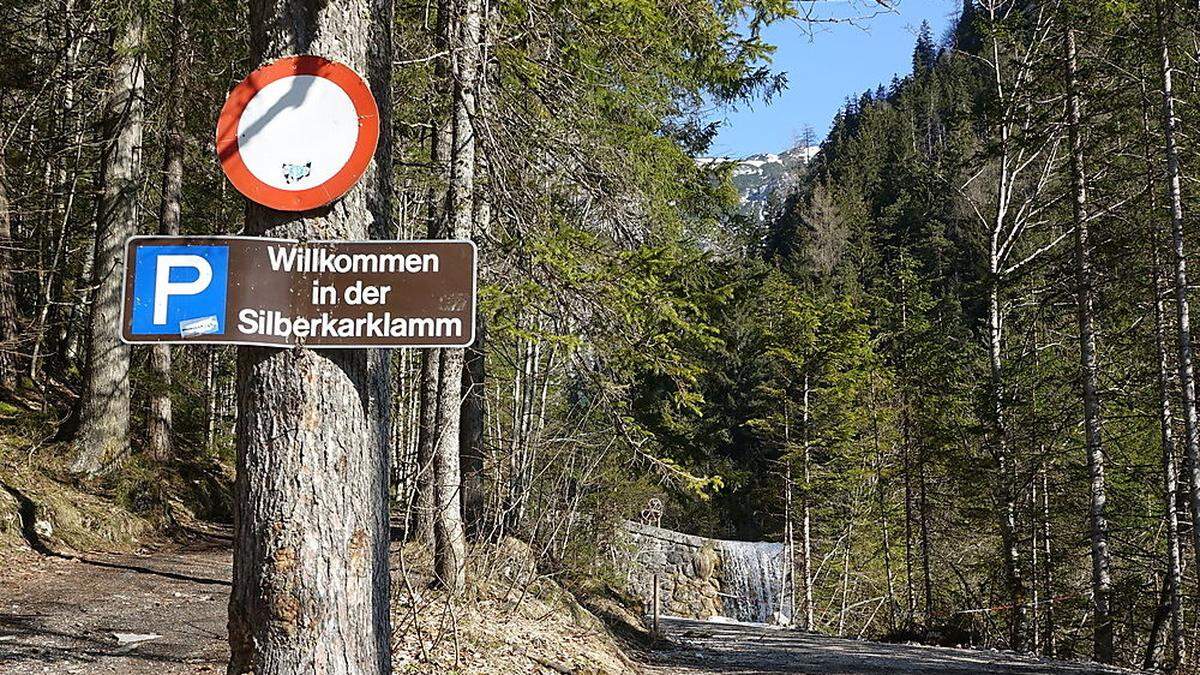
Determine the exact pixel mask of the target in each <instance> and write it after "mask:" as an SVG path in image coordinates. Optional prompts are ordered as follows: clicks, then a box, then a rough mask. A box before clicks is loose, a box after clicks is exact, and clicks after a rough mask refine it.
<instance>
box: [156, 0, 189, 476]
mask: <svg viewBox="0 0 1200 675" xmlns="http://www.w3.org/2000/svg"><path fill="white" fill-rule="evenodd" d="M183 11H184V5H183V3H182V2H181V0H175V3H174V7H173V9H172V19H173V23H174V34H173V35H172V39H171V61H170V64H171V66H170V67H171V77H170V83H169V84H168V86H167V96H166V106H167V123H166V128H165V129H164V130H163V140H164V145H163V167H162V197H161V201H160V202H159V213H158V233H159V234H163V235H168V236H171V235H177V234H179V215H180V206H179V201H180V196H181V194H182V193H183V150H184V145H183V134H184V129H183V124H184V122H183V86H184V73H183V71H184V69H185V68H186V67H187V61H188V57H187V51H188V43H187V20H186V19H185V18H184V16H183ZM150 376H151V384H150V414H149V418H150V430H149V436H150V457H151V458H152V459H153V460H154V461H156V462H165V461H167V460H168V459H170V457H171V443H172V434H173V433H174V431H173V427H174V425H173V423H172V414H171V346H170V345H166V344H156V345H153V346H152V347H150Z"/></svg>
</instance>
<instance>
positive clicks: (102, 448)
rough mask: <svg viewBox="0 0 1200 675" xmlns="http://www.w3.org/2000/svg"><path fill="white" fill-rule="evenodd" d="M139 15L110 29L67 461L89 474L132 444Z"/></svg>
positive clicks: (142, 40) (140, 102)
mask: <svg viewBox="0 0 1200 675" xmlns="http://www.w3.org/2000/svg"><path fill="white" fill-rule="evenodd" d="M142 21H143V18H142V14H141V12H139V11H131V12H129V15H128V17H127V18H126V19H125V22H124V25H122V26H121V27H120V28H119V29H118V30H117V32H116V33H115V34H114V38H113V63H112V92H111V93H110V94H109V97H108V101H107V102H106V105H105V122H106V131H107V133H106V134H105V140H106V145H105V148H104V155H103V159H102V160H101V172H102V174H103V185H104V187H103V190H102V191H101V195H100V204H99V213H98V215H97V217H96V223H97V229H96V246H95V257H94V264H93V272H92V278H93V285H94V286H95V291H94V293H93V296H92V313H91V324H90V325H91V333H90V336H89V338H88V366H87V377H86V382H85V383H84V391H83V401H82V402H81V405H82V418H81V421H82V426H81V427H80V432H79V436H78V438H77V439H76V446H75V459H74V462H73V463H72V465H71V469H72V471H75V472H76V473H83V474H88V475H94V474H96V473H98V472H99V471H100V470H101V469H102V468H103V467H104V465H105V463H106V462H107V461H108V460H110V459H114V458H119V457H120V456H121V455H123V454H124V453H125V452H126V450H127V449H128V447H129V346H128V345H126V344H125V343H123V342H121V340H120V338H119V337H118V336H119V335H120V331H121V289H122V286H123V282H124V277H125V260H124V254H125V241H126V240H127V239H128V238H129V237H131V236H133V235H135V234H137V196H138V188H139V187H140V180H141V152H142V126H143V117H144V104H143V99H142V89H143V82H144V69H145V64H144V54H143V50H144V47H145V44H144V43H145V27H144V25H143V23H142Z"/></svg>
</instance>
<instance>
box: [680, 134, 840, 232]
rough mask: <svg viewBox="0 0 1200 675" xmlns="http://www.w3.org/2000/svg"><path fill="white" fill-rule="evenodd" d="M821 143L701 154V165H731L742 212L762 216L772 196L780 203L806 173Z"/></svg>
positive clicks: (756, 216)
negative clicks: (775, 150) (778, 150)
mask: <svg viewBox="0 0 1200 675" xmlns="http://www.w3.org/2000/svg"><path fill="white" fill-rule="evenodd" d="M820 149H821V148H820V147H819V146H815V145H814V146H797V147H794V148H791V149H790V150H787V151H785V152H782V153H779V154H775V153H773V152H767V153H762V154H758V155H750V156H749V157H741V158H737V157H701V158H698V159H697V160H696V162H697V163H699V164H700V165H701V166H707V165H710V164H732V165H733V171H732V174H733V185H734V187H735V188H737V191H738V198H739V201H740V202H741V210H742V213H744V214H746V215H750V216H753V217H755V218H757V219H760V220H761V219H762V218H763V217H764V213H765V210H766V207H767V205H768V204H769V203H770V202H771V196H772V195H775V196H776V197H777V200H778V202H779V203H782V202H783V200H784V199H786V198H787V196H788V194H789V193H790V192H791V191H792V190H793V189H795V187H796V185H797V184H798V183H799V181H800V177H801V176H802V175H804V170H805V166H806V165H807V164H808V163H809V162H810V161H812V158H813V157H815V156H816V154H817V152H819V151H820Z"/></svg>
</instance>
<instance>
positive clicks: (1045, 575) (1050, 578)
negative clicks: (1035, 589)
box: [1033, 467, 1055, 656]
mask: <svg viewBox="0 0 1200 675" xmlns="http://www.w3.org/2000/svg"><path fill="white" fill-rule="evenodd" d="M1041 481H1042V503H1041V509H1040V510H1041V512H1042V595H1044V596H1045V598H1046V608H1045V609H1044V610H1043V611H1042V617H1043V618H1042V623H1043V624H1044V625H1045V631H1044V632H1045V636H1044V637H1043V639H1042V649H1043V650H1044V651H1043V653H1044V654H1045V655H1046V656H1054V652H1055V645H1054V567H1053V564H1052V561H1053V557H1052V556H1053V553H1054V541H1053V539H1051V536H1050V535H1051V532H1052V531H1051V529H1050V478H1049V477H1048V476H1047V474H1046V468H1045V467H1042V470H1041ZM1035 508H1036V505H1035ZM1033 582H1034V583H1037V579H1034V580H1033Z"/></svg>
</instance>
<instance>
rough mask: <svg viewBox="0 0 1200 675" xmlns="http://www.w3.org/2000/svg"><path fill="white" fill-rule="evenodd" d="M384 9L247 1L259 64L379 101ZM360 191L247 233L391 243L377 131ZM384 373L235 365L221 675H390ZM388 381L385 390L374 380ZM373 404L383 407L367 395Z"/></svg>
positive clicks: (301, 353)
mask: <svg viewBox="0 0 1200 675" xmlns="http://www.w3.org/2000/svg"><path fill="white" fill-rule="evenodd" d="M391 4H392V3H391V0H345V1H344V2H339V3H338V4H337V5H336V6H330V5H326V4H325V3H320V2H315V1H314V0H302V1H301V2H294V1H292V0H251V3H250V23H251V46H252V51H253V53H252V59H253V62H254V63H263V62H265V61H269V60H271V59H274V58H277V57H280V56H284V55H291V54H316V55H319V56H324V57H327V58H330V59H333V60H335V61H340V62H342V63H344V64H346V65H347V66H349V67H350V68H352V69H354V70H355V71H357V72H359V73H365V74H367V75H368V77H369V79H370V80H371V84H372V91H373V93H374V95H375V98H376V100H377V101H378V102H379V107H380V108H381V110H386V109H387V107H388V101H390V84H389V80H388V78H389V77H390V75H389V73H390V67H391V54H390V52H391V34H390V30H391V28H390V26H391V17H392V11H391ZM381 130H382V131H381V134H382V138H381V143H380V144H379V149H378V150H377V152H376V156H375V161H374V162H373V163H372V165H371V166H370V168H368V170H367V172H366V174H365V175H364V177H363V180H362V182H361V183H360V184H359V185H357V186H356V187H354V188H353V189H351V190H350V192H349V193H347V194H346V196H345V197H344V198H342V199H341V200H339V201H337V202H335V203H334V204H332V205H330V206H328V207H323V208H320V209H315V210H313V211H307V212H303V213H283V212H277V211H272V210H270V209H267V208H265V207H261V206H258V205H251V206H250V207H248V209H247V214H246V233H247V234H251V235H261V236H271V237H287V238H301V239H364V238H366V236H367V235H368V234H376V233H383V232H388V231H390V230H391V228H390V220H389V216H390V214H389V211H388V204H389V198H388V197H389V195H388V194H387V192H388V190H389V189H390V185H391V181H390V180H389V179H388V177H387V172H388V171H389V170H390V166H391V163H390V157H389V148H390V144H389V143H388V142H387V117H386V116H385V117H383V118H382V119H381ZM378 364H379V359H377V358H374V357H370V355H369V354H368V352H367V351H366V350H359V349H346V350H330V351H319V350H311V349H304V348H296V349H269V348H259V347H243V348H240V349H239V352H238V380H239V381H238V396H239V416H238V429H237V451H238V460H237V462H238V467H237V468H238V473H237V481H236V484H235V490H234V493H235V502H234V569H233V592H232V594H231V596H230V599H229V646H230V663H229V672H230V673H251V672H252V673H255V674H256V675H275V674H282V673H289V674H291V673H329V674H346V675H350V674H355V675H357V674H362V673H386V672H389V671H390V668H391V654H390V643H389V640H390V625H389V617H388V608H389V607H388V605H389V601H388V592H389V583H388V562H387V547H388V539H389V537H388V451H387V448H386V447H385V446H384V444H383V443H381V442H380V441H381V440H382V438H383V436H382V435H381V434H380V433H379V429H380V426H379V421H378V420H376V419H373V418H374V417H376V416H377V415H376V413H377V412H378V410H379V409H380V408H381V407H384V406H383V405H381V404H384V403H386V402H385V401H378V400H373V399H374V397H373V396H372V395H371V394H372V388H373V386H374V385H376V384H378V382H379V377H378V376H377V374H376V373H371V372H370V371H371V370H372V369H373V368H374V367H376V366H378ZM385 381H386V380H385ZM376 393H378V392H376Z"/></svg>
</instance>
